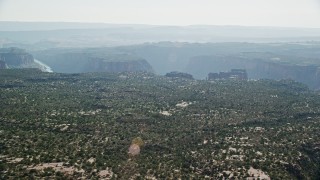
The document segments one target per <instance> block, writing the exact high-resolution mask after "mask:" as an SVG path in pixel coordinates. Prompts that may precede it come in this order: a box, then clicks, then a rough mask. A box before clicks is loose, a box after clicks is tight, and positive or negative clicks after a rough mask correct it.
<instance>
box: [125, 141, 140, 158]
mask: <svg viewBox="0 0 320 180" xmlns="http://www.w3.org/2000/svg"><path fill="white" fill-rule="evenodd" d="M128 153H129V155H132V156H136V155H139V154H140V146H139V145H137V144H131V146H130V147H129V152H128Z"/></svg>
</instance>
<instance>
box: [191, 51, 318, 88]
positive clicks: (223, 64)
mask: <svg viewBox="0 0 320 180" xmlns="http://www.w3.org/2000/svg"><path fill="white" fill-rule="evenodd" d="M286 59H290V60H292V58H291V57H283V56H275V55H273V54H260V55H259V56H257V55H255V56H252V55H247V54H246V55H244V54H237V55H227V56H197V57H193V58H191V60H190V61H189V64H188V66H187V70H186V71H187V72H189V73H191V74H193V75H194V76H195V77H196V78H201V79H204V78H205V77H206V76H207V75H208V73H210V72H223V71H228V70H229V69H235V68H241V69H246V70H247V73H248V78H249V79H276V80H280V79H291V80H295V81H298V82H302V83H304V84H306V85H308V86H309V87H310V88H312V89H320V67H319V66H317V65H313V64H297V63H289V62H288V61H286ZM297 61H298V60H297Z"/></svg>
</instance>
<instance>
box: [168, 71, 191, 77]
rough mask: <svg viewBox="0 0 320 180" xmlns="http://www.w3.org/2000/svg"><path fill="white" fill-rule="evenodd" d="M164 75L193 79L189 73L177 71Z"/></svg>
mask: <svg viewBox="0 0 320 180" xmlns="http://www.w3.org/2000/svg"><path fill="white" fill-rule="evenodd" d="M166 77H171V78H184V79H193V76H192V75H191V74H188V73H183V72H177V71H174V72H170V73H167V74H166Z"/></svg>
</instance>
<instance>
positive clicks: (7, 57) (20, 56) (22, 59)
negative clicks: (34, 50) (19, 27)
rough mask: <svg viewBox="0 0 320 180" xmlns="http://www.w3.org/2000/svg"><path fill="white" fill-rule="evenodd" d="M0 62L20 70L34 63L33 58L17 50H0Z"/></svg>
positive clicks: (21, 50) (23, 51)
mask: <svg viewBox="0 0 320 180" xmlns="http://www.w3.org/2000/svg"><path fill="white" fill-rule="evenodd" d="M0 60H1V61H4V62H5V63H6V64H7V65H8V66H9V67H12V68H21V67H24V66H28V65H30V64H33V63H34V60H33V56H32V55H31V54H29V53H27V52H26V51H25V50H23V49H19V48H4V49H0Z"/></svg>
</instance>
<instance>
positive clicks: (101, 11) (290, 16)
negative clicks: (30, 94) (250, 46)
mask: <svg viewBox="0 0 320 180" xmlns="http://www.w3.org/2000/svg"><path fill="white" fill-rule="evenodd" d="M0 21H60V22H61V21H65V22H105V23H130V24H159V25H192V24H202V25H205V24H206V25H249V26H284V27H318V28H320V0H0Z"/></svg>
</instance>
